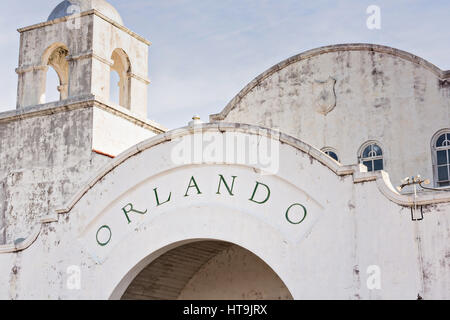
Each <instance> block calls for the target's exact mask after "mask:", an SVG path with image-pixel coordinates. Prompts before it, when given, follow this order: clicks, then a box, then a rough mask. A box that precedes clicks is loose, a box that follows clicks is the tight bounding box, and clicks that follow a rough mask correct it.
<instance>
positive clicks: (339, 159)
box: [320, 147, 341, 163]
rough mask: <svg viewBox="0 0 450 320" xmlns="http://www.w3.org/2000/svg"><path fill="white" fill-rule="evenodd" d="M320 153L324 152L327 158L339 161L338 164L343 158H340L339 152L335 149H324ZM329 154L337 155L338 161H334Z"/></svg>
mask: <svg viewBox="0 0 450 320" xmlns="http://www.w3.org/2000/svg"><path fill="white" fill-rule="evenodd" d="M320 151H322V152H323V153H325V154H326V155H327V156H329V157H330V158H331V159H333V160H334V161H337V162H339V163H340V162H341V158H340V157H339V153H338V152H337V150H336V149H335V148H332V147H323V148H322V149H320ZM327 152H333V153H334V154H335V155H336V157H337V160H336V159H334V158H333V157H332V156H330V155H329V154H327Z"/></svg>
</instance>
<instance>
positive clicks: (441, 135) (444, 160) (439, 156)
mask: <svg viewBox="0 0 450 320" xmlns="http://www.w3.org/2000/svg"><path fill="white" fill-rule="evenodd" d="M432 141H433V166H434V170H433V171H434V180H435V184H436V186H437V187H448V186H450V130H443V131H440V132H438V133H437V134H436V135H435V136H434V138H433V140H432Z"/></svg>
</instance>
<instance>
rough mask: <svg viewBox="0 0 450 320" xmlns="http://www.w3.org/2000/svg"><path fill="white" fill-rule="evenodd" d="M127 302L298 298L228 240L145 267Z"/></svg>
mask: <svg viewBox="0 0 450 320" xmlns="http://www.w3.org/2000/svg"><path fill="white" fill-rule="evenodd" d="M122 299H123V300H129V299H132V300H161V299H180V300H206V299H214V300H222V299H226V300H246V299H251V300H257V299H266V300H267V299H268V300H280V299H283V300H286V299H289V300H292V295H291V293H290V292H289V290H288V289H287V287H286V286H285V284H284V283H283V281H282V280H281V279H280V278H279V277H278V275H277V274H276V273H275V272H274V271H273V270H272V269H271V268H270V267H269V266H268V265H267V264H266V263H265V262H264V261H263V260H261V259H260V258H259V257H257V256H256V255H255V254H253V253H252V252H250V251H248V250H246V249H244V248H242V247H240V246H237V245H234V244H232V243H229V242H224V241H197V242H193V243H189V244H184V245H181V246H179V247H177V248H175V249H172V250H170V251H168V252H166V253H164V254H163V255H161V256H160V257H159V258H157V259H156V260H155V261H153V262H152V263H150V264H149V265H148V266H147V267H145V268H144V269H143V270H142V271H141V272H140V273H139V274H138V275H137V276H136V277H135V278H134V280H133V281H132V282H131V284H130V285H129V286H128V288H127V290H126V291H125V293H124V295H123V296H122Z"/></svg>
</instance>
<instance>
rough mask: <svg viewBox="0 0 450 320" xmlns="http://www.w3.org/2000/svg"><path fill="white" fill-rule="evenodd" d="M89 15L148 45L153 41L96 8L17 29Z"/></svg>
mask: <svg viewBox="0 0 450 320" xmlns="http://www.w3.org/2000/svg"><path fill="white" fill-rule="evenodd" d="M88 15H96V16H98V17H99V18H101V19H103V20H105V21H107V22H109V23H110V24H112V25H114V26H115V27H117V28H119V29H120V30H122V31H123V32H125V33H127V34H129V35H130V36H132V37H133V38H135V39H137V40H139V41H141V42H143V43H145V44H146V45H148V46H149V45H151V42H150V41H148V40H147V39H145V38H144V37H142V36H140V35H138V34H137V33H134V32H133V31H131V30H130V29H128V28H127V27H125V26H123V25H121V24H119V23H117V22H116V21H114V20H112V19H110V18H108V17H107V16H105V15H104V14H102V13H101V12H99V11H97V10H95V9H93V10H89V11H85V12H82V13H80V14H78V15H71V16H65V17H61V18H58V19H55V20H51V21H46V22H41V23H37V24H34V25H31V26H28V27H24V28H19V29H17V31H18V32H19V33H24V32H27V31H31V30H34V29H39V28H43V27H46V26H51V25H54V24H57V23H60V22H65V21H68V20H73V19H76V18H79V17H83V16H88Z"/></svg>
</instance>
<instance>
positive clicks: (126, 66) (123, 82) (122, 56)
mask: <svg viewBox="0 0 450 320" xmlns="http://www.w3.org/2000/svg"><path fill="white" fill-rule="evenodd" d="M111 60H112V61H113V65H112V66H111V81H112V82H111V84H110V100H111V102H118V104H119V105H120V106H122V107H124V108H127V109H130V106H131V102H130V100H131V98H130V91H131V89H130V87H131V81H130V73H131V63H130V59H129V58H128V55H127V54H126V53H125V51H123V50H122V49H116V50H114V51H113V53H112V55H111ZM114 72H117V75H118V79H119V81H117V78H114V77H115V75H114ZM116 77H117V76H116ZM117 95H118V96H119V99H118V101H117V100H115V99H116V98H115V97H116V96H117Z"/></svg>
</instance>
